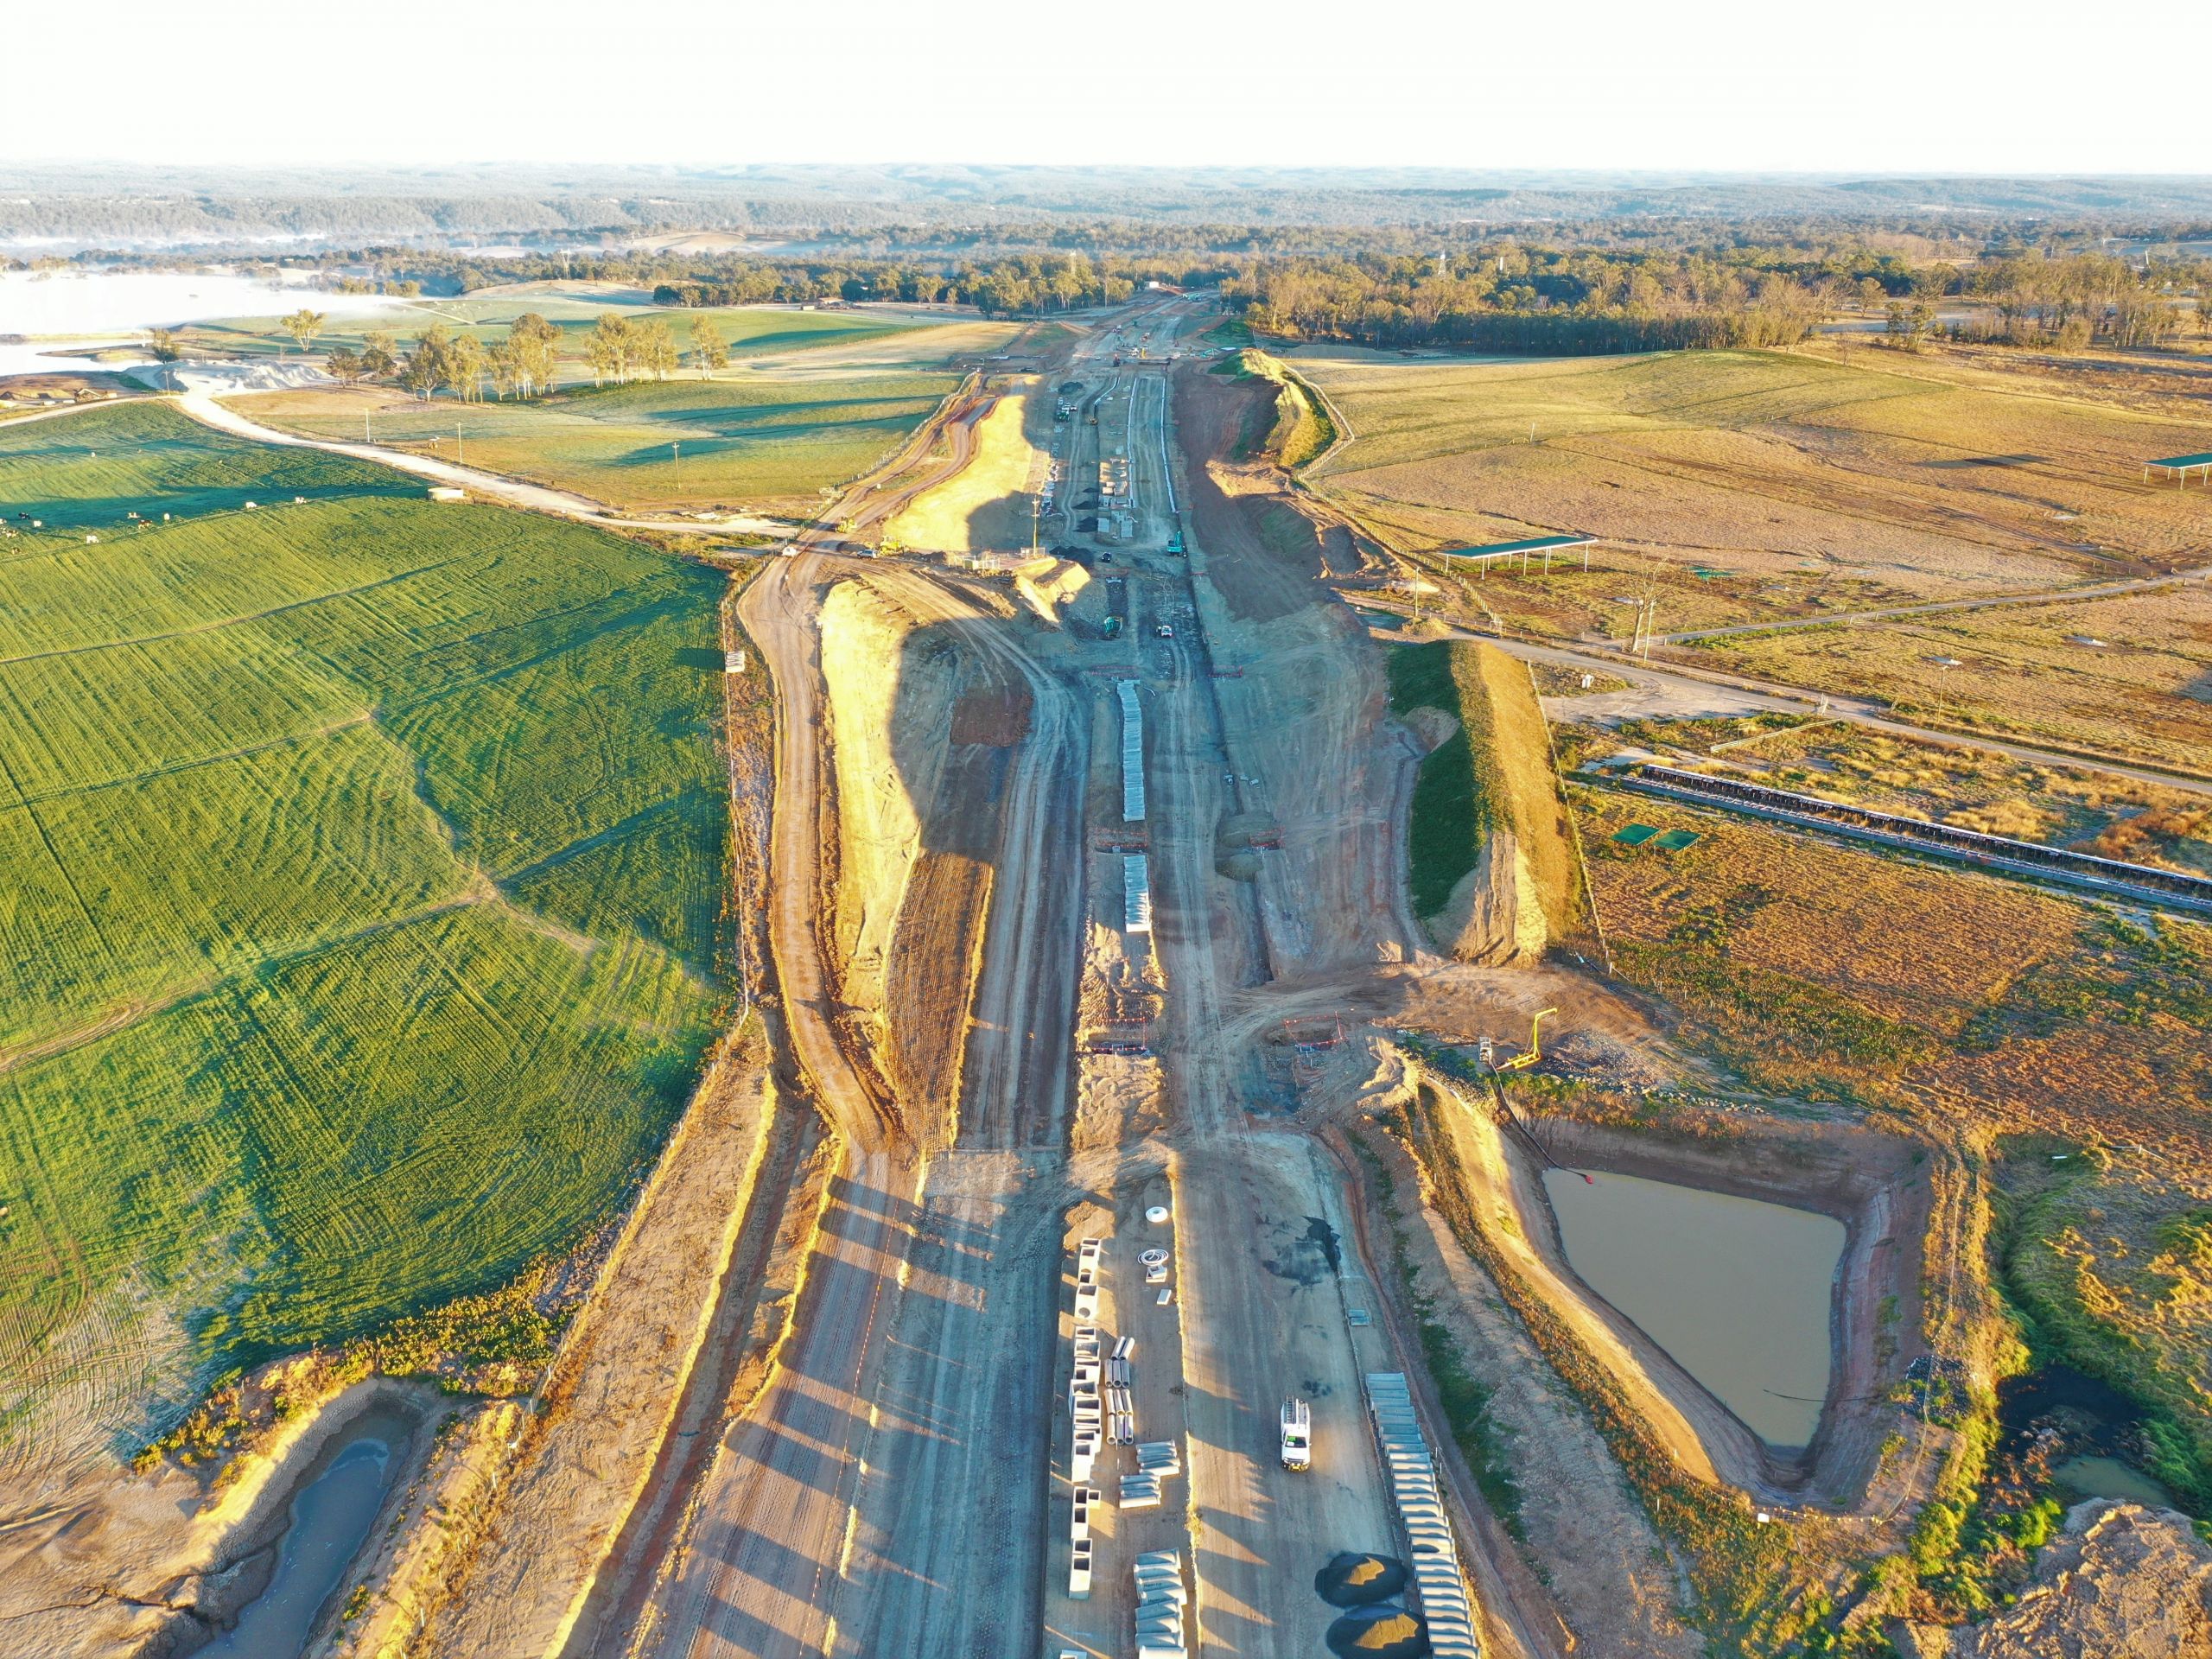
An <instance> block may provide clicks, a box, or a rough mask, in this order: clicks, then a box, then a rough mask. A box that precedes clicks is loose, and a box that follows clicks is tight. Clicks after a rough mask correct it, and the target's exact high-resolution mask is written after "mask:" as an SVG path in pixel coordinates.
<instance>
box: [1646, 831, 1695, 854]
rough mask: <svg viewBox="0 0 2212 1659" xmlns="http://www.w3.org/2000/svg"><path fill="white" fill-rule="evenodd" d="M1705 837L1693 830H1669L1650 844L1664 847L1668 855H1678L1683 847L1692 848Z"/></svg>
mask: <svg viewBox="0 0 2212 1659" xmlns="http://www.w3.org/2000/svg"><path fill="white" fill-rule="evenodd" d="M1704 839H1705V837H1704V836H1700V834H1698V832H1697V831H1696V830H1694V829H1669V831H1668V832H1667V833H1666V834H1665V835H1663V836H1660V837H1659V838H1658V839H1657V840H1656V841H1655V842H1652V843H1651V844H1652V845H1653V846H1654V847H1664V848H1665V849H1667V850H1668V851H1669V852H1670V853H1679V852H1681V850H1682V849H1683V848H1685V847H1694V846H1696V845H1697V844H1698V842H1700V841H1703V840H1704Z"/></svg>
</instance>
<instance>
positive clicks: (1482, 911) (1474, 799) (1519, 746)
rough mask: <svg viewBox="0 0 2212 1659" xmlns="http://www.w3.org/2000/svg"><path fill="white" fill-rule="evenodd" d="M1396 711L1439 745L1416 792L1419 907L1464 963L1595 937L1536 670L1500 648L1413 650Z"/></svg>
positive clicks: (1514, 958)
mask: <svg viewBox="0 0 2212 1659" xmlns="http://www.w3.org/2000/svg"><path fill="white" fill-rule="evenodd" d="M1390 701H1391V706H1392V708H1393V709H1395V710H1396V711H1397V712H1398V713H1399V714H1400V715H1402V716H1403V717H1405V718H1406V719H1407V721H1408V724H1409V725H1411V726H1412V727H1413V728H1414V730H1415V731H1416V732H1417V733H1420V734H1424V735H1426V736H1427V739H1428V741H1429V748H1428V753H1427V754H1426V755H1425V756H1424V757H1423V758H1422V760H1421V772H1420V776H1419V778H1418V779H1416V780H1415V782H1414V793H1413V802H1412V806H1411V810H1410V817H1409V823H1408V843H1409V845H1408V862H1409V874H1410V878H1411V885H1412V888H1413V898H1414V912H1415V913H1416V914H1417V915H1418V916H1419V917H1420V918H1421V921H1422V924H1423V925H1425V926H1426V927H1427V930H1428V931H1429V933H1430V935H1431V937H1432V938H1433V939H1434V940H1435V942H1436V944H1437V947H1438V948H1439V949H1440V950H1443V951H1445V952H1446V953H1447V954H1448V955H1451V956H1452V957H1458V958H1459V960H1461V961H1463V962H1486V963H1513V962H1523V961H1533V960H1535V958H1537V957H1541V955H1542V954H1543V953H1544V951H1545V950H1546V949H1547V948H1548V946H1549V945H1551V944H1553V943H1554V942H1560V943H1562V944H1567V943H1575V944H1579V943H1580V942H1582V941H1583V940H1585V939H1586V938H1588V937H1589V936H1590V935H1591V933H1592V927H1591V925H1590V921H1589V907H1588V904H1587V901H1586V897H1585V894H1586V890H1587V889H1586V884H1585V881H1584V878H1583V874H1582V868H1581V856H1580V852H1579V851H1578V850H1577V849H1576V847H1575V844H1574V838H1573V836H1574V832H1573V827H1572V826H1571V825H1570V823H1568V821H1567V805H1566V802H1565V800H1564V799H1563V798H1562V797H1561V795H1560V786H1559V779H1558V777H1557V775H1556V773H1555V772H1554V768H1553V765H1552V750H1551V739H1550V735H1549V734H1548V731H1547V729H1546V728H1545V724H1544V715H1543V710H1542V709H1541V707H1539V705H1538V703H1537V701H1536V690H1535V685H1534V683H1532V682H1531V681H1530V680H1529V671H1528V669H1527V668H1526V667H1525V666H1524V665H1523V664H1522V663H1520V662H1519V661H1517V660H1516V659H1515V658H1511V657H1509V656H1507V655H1506V654H1505V653H1504V652H1502V651H1500V650H1498V649H1497V647H1496V646H1495V645H1485V644H1483V643H1481V642H1479V641H1475V640H1440V641H1438V642H1435V643H1433V644H1429V645H1405V646H1401V647H1399V648H1398V649H1397V650H1396V651H1395V652H1394V653H1393V655H1392V658H1391V663H1390Z"/></svg>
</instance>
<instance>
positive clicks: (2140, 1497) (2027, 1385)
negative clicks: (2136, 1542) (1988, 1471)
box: [1997, 1363, 2176, 1510]
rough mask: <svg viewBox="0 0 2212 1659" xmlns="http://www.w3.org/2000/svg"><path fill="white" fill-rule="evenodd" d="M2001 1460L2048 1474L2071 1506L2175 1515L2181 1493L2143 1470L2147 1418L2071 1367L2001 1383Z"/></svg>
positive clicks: (2046, 1368) (2051, 1367)
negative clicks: (2104, 1500)
mask: <svg viewBox="0 0 2212 1659" xmlns="http://www.w3.org/2000/svg"><path fill="white" fill-rule="evenodd" d="M1997 1422H1998V1427H1999V1429H2000V1430H2002V1435H2001V1438H2000V1439H1999V1441H1998V1446H1997V1452H1998V1458H1999V1461H2000V1462H2003V1463H2016V1464H2020V1465H2025V1466H2026V1467H2027V1468H2028V1469H2029V1471H2030V1472H2031V1478H2033V1471H2034V1470H2035V1468H2036V1467H2037V1465H2040V1466H2041V1467H2043V1468H2044V1469H2046V1470H2047V1471H2048V1476H2049V1478H2050V1481H2051V1482H2052V1483H2053V1484H2055V1485H2056V1486H2057V1487H2058V1488H2059V1492H2058V1496H2059V1497H2062V1498H2063V1499H2064V1500H2066V1501H2067V1502H2069V1503H2078V1502H2079V1501H2081V1500H2082V1498H2085V1497H2115V1498H2126V1499H2132V1500H2133V1501H2134V1502H2135V1503H2147V1504H2149V1505H2150V1506H2151V1507H2152V1508H2153V1509H2160V1510H2166V1509H2172V1508H2174V1507H2176V1506H2175V1503H2174V1495H2173V1494H2172V1493H2171V1492H2170V1491H2167V1490H2166V1489H2165V1488H2164V1486H2163V1485H2161V1484H2159V1483H2158V1481H2157V1480H2156V1479H2154V1478H2152V1477H2151V1476H2150V1475H2148V1474H2146V1473H2145V1472H2144V1471H2143V1469H2142V1468H2141V1467H2140V1466H2139V1465H2140V1454H2141V1452H2142V1449H2143V1448H2142V1446H2141V1444H2140V1436H2141V1433H2142V1412H2141V1410H2140V1409H2139V1408H2138V1407H2137V1406H2136V1405H2135V1403H2134V1402H2133V1401H2131V1400H2129V1399H2128V1398H2127V1396H2126V1395H2123V1394H2121V1393H2120V1392H2119V1390H2117V1389H2112V1388H2109V1387H2107V1385H2106V1384H2104V1383H2100V1382H2099V1381H2097V1379H2096V1378H2094V1377H2093V1376H2086V1375H2084V1374H2083V1373H2082V1372H2080V1371H2077V1370H2074V1369H2073V1368H2072V1367H2071V1366H2069V1365H2063V1364H2057V1363H2046V1364H2044V1365H2041V1366H2039V1367H2037V1369H2036V1370H2032V1371H2030V1372H2028V1373H2027V1374H2025V1375H2024V1376H2009V1377H2006V1378H2005V1380H2004V1381H2003V1382H2001V1383H1999V1384H1998V1385H1997Z"/></svg>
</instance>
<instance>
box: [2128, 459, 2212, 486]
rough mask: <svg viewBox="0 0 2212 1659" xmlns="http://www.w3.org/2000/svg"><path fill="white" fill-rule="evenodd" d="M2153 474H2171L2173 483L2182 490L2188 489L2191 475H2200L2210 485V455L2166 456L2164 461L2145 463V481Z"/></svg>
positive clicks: (2211, 478) (2211, 463) (2211, 481)
mask: <svg viewBox="0 0 2212 1659" xmlns="http://www.w3.org/2000/svg"><path fill="white" fill-rule="evenodd" d="M2153 473H2171V474H2173V477H2174V480H2175V481H2176V482H2177V484H2178V485H2179V486H2181V487H2182V488H2183V489H2187V488H2188V487H2189V475H2190V474H2191V473H2202V474H2204V479H2205V481H2206V482H2207V483H2212V453H2207V454H2202V455H2168V456H2167V457H2166V458H2165V459H2164V461H2145V462H2144V463H2143V476H2144V477H2145V478H2146V479H2147V478H2149V477H2150V476H2151V474H2153Z"/></svg>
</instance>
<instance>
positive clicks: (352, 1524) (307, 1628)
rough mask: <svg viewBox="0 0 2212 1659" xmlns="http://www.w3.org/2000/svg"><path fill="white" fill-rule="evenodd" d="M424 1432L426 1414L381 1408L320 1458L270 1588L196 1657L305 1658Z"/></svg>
mask: <svg viewBox="0 0 2212 1659" xmlns="http://www.w3.org/2000/svg"><path fill="white" fill-rule="evenodd" d="M421 1427H422V1419H421V1416H420V1415H419V1414H418V1413H416V1412H415V1411H413V1410H411V1409H409V1408H406V1407H404V1406H378V1407H375V1408H372V1409H371V1410H369V1411H366V1412H364V1413H363V1414H361V1415H360V1416H359V1417H357V1418H356V1419H354V1420H353V1421H352V1422H351V1423H348V1424H347V1425H346V1427H345V1428H344V1429H342V1430H340V1433H339V1434H338V1436H337V1438H336V1439H335V1440H333V1441H332V1442H331V1443H330V1444H329V1445H328V1446H325V1447H324V1448H323V1449H322V1451H321V1452H319V1453H317V1454H316V1457H315V1462H314V1463H313V1464H311V1465H308V1470H307V1474H306V1484H303V1485H302V1487H301V1488H300V1490H299V1491H298V1492H297V1493H296V1494H295V1495H294V1496H293V1498H292V1505H291V1511H290V1523H289V1525H288V1526H287V1528H286V1529H285V1531H284V1535H283V1540H282V1541H281V1543H280V1544H279V1545H278V1546H277V1559H276V1561H275V1563H274V1567H273V1575H272V1576H271V1577H270V1580H269V1586H268V1588H267V1589H265V1590H264V1591H263V1592H261V1593H260V1595H258V1596H257V1597H256V1598H255V1599H253V1600H252V1601H251V1602H249V1603H247V1604H246V1606H245V1610H244V1611H242V1612H240V1613H239V1615H238V1623H237V1624H235V1625H233V1626H232V1628H231V1629H230V1630H227V1631H226V1632H225V1633H224V1634H222V1635H220V1636H219V1637H216V1638H215V1639H214V1640H213V1642H210V1643H207V1645H206V1646H204V1647H202V1648H200V1649H197V1650H196V1652H195V1659H299V1656H300V1655H301V1653H302V1651H303V1650H304V1649H306V1647H307V1644H308V1637H309V1636H310V1635H312V1634H313V1633H314V1631H315V1626H316V1624H317V1622H318V1621H319V1619H320V1618H321V1615H322V1613H323V1611H324V1610H325V1609H326V1608H327V1607H328V1606H329V1605H331V1603H332V1602H333V1600H334V1599H336V1598H337V1597H338V1596H339V1595H340V1593H341V1592H343V1591H344V1589H345V1587H346V1580H347V1573H346V1569H347V1568H348V1567H351V1566H352V1565H353V1560H354V1558H355V1557H356V1556H357V1555H359V1554H360V1553H361V1548H362V1546H363V1545H365V1543H367V1542H368V1539H369V1533H370V1530H371V1529H372V1528H373V1527H374V1526H375V1525H376V1520H377V1516H378V1512H379V1511H380V1510H382V1509H383V1507H384V1501H385V1497H386V1495H387V1494H388V1493H389V1492H390V1491H391V1484H392V1482H393V1480H394V1479H395V1478H397V1475H398V1472H399V1467H400V1464H401V1461H402V1460H403V1459H404V1455H405V1452H406V1450H407V1446H408V1442H409V1440H410V1438H411V1437H412V1436H413V1435H414V1434H415V1433H416V1432H417V1431H418V1430H419V1429H420V1428H421Z"/></svg>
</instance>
